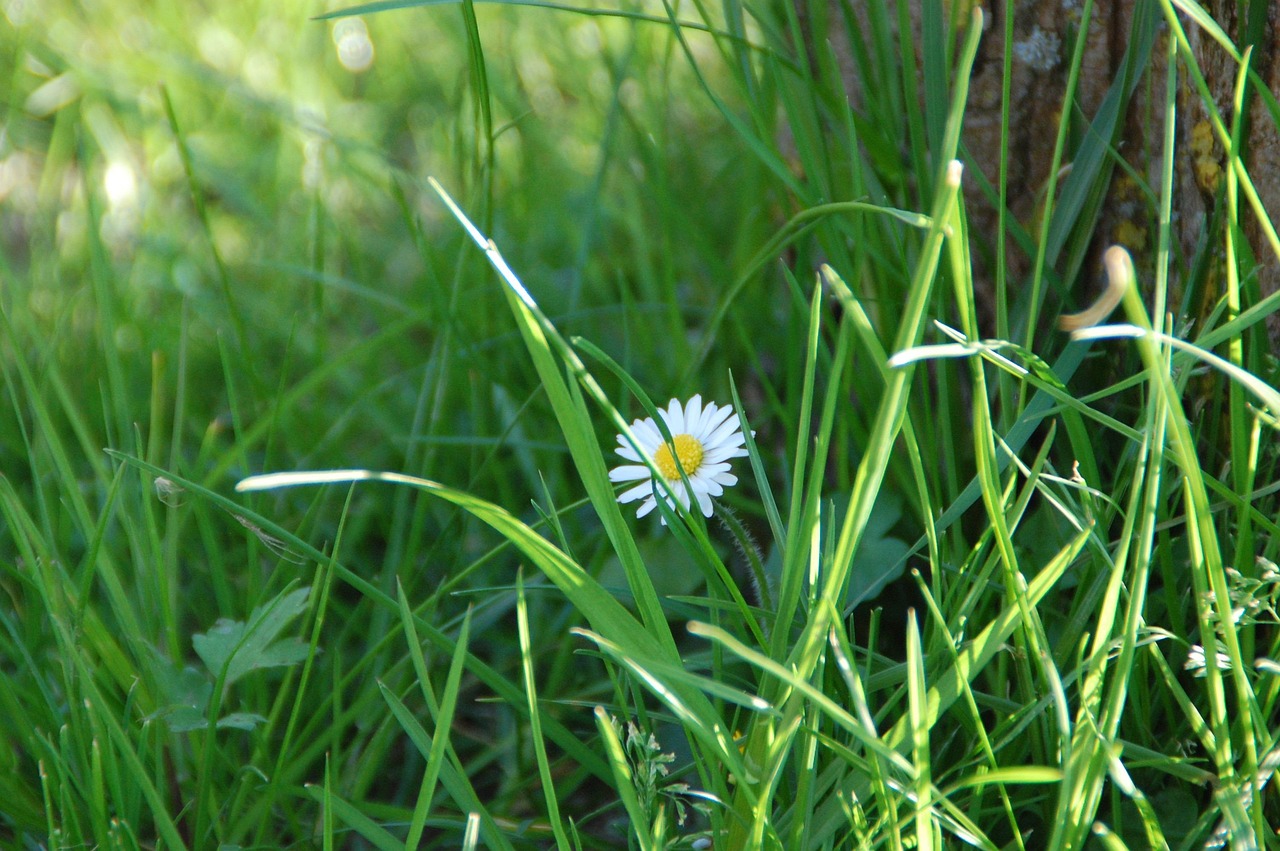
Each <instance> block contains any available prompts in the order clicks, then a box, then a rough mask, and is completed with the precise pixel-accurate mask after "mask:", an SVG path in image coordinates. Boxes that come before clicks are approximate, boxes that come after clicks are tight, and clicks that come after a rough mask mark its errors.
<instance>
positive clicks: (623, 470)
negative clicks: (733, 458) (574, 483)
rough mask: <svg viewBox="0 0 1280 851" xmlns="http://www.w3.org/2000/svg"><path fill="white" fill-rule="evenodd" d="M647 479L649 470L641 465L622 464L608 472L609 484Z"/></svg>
mask: <svg viewBox="0 0 1280 851" xmlns="http://www.w3.org/2000/svg"><path fill="white" fill-rule="evenodd" d="M727 466H728V465H726V468H727ZM647 478H649V468H648V467H646V466H644V465H643V464H623V465H622V466H621V467H614V468H613V469H612V470H610V471H609V481H611V482H630V481H634V480H636V479H647Z"/></svg>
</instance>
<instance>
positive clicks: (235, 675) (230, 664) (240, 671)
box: [191, 588, 311, 686]
mask: <svg viewBox="0 0 1280 851" xmlns="http://www.w3.org/2000/svg"><path fill="white" fill-rule="evenodd" d="M310 593H311V589H310V588H299V589H297V590H294V591H290V592H288V593H287V594H283V595H280V596H277V597H276V598H275V599H273V600H272V601H271V602H270V603H267V604H265V605H263V606H259V607H258V608H256V609H254V610H253V614H252V615H250V616H249V620H248V621H233V620H228V619H226V618H221V619H219V620H218V622H217V623H216V624H214V626H213V629H211V630H209V631H208V632H207V633H197V634H196V635H194V636H192V638H191V643H192V644H193V645H194V646H195V649H196V653H197V654H199V656H200V658H201V659H202V660H203V661H204V663H205V665H207V666H208V668H209V670H210V671H211V672H212V673H213V675H214V676H221V675H223V673H224V672H225V676H226V685H228V686H229V685H231V684H232V683H233V682H235V681H236V680H238V679H240V677H242V676H244V675H245V674H247V673H249V672H250V671H253V670H257V669H258V668H279V667H283V666H286V665H293V664H296V663H298V662H301V661H302V660H303V659H305V658H306V657H307V652H308V648H307V644H306V642H303V641H301V640H299V639H297V638H286V639H283V640H281V641H277V640H276V638H277V636H279V635H280V633H281V632H283V631H284V629H285V628H286V627H287V626H288V625H289V623H290V622H291V621H293V619H294V618H296V617H297V616H298V615H300V614H302V613H303V612H304V611H306V609H307V597H308V595H309V594H310Z"/></svg>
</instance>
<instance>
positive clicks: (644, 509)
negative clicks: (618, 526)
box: [636, 497, 658, 518]
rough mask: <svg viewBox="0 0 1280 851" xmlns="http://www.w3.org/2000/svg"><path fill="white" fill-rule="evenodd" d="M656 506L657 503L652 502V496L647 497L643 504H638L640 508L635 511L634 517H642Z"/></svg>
mask: <svg viewBox="0 0 1280 851" xmlns="http://www.w3.org/2000/svg"><path fill="white" fill-rule="evenodd" d="M657 507H658V503H656V502H654V501H653V499H652V497H651V498H649V499H646V500H645V501H644V504H643V505H641V506H640V509H639V510H638V511H636V517H637V518H640V517H644V516H645V515H646V514H648V513H649V512H650V511H653V510H654V509H655V508H657Z"/></svg>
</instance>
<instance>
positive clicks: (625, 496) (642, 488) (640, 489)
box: [618, 482, 653, 505]
mask: <svg viewBox="0 0 1280 851" xmlns="http://www.w3.org/2000/svg"><path fill="white" fill-rule="evenodd" d="M642 496H648V497H652V496H653V483H652V482H644V483H643V484H639V485H636V486H635V487H633V488H631V490H625V491H623V492H622V493H620V494H618V502H620V503H622V504H624V505H625V504H626V503H628V502H635V501H636V500H637V499H639V498H640V497H642Z"/></svg>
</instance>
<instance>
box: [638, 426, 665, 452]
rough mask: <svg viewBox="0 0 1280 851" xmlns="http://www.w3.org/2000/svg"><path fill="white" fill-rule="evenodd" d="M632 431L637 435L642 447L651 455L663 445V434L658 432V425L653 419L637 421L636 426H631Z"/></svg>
mask: <svg viewBox="0 0 1280 851" xmlns="http://www.w3.org/2000/svg"><path fill="white" fill-rule="evenodd" d="M631 431H632V432H634V433H635V436H636V440H638V441H640V445H641V446H642V447H643V448H644V449H645V450H646V451H647V452H649V453H650V454H652V453H653V450H655V449H657V448H658V447H659V446H661V445H662V444H663V440H662V432H660V431H658V424H657V423H655V422H654V421H653V418H652V417H646V418H645V419H644V420H643V421H641V420H636V422H635V425H633V426H631Z"/></svg>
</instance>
